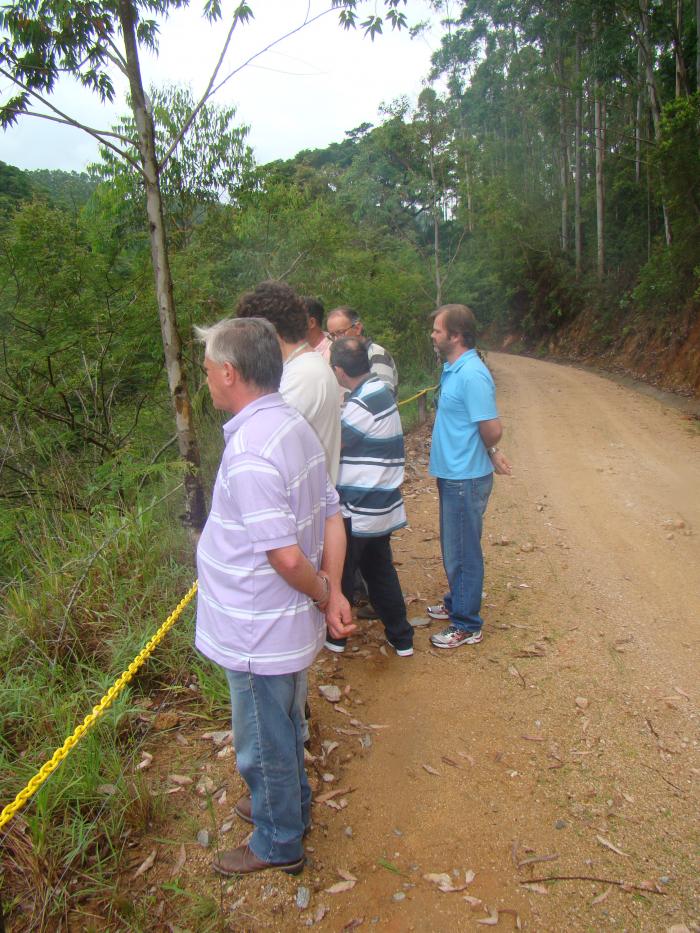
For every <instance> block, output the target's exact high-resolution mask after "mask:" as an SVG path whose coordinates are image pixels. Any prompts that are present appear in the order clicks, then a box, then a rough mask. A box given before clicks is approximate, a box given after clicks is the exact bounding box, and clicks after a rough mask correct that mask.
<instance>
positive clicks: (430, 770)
mask: <svg viewBox="0 0 700 933" xmlns="http://www.w3.org/2000/svg"><path fill="white" fill-rule="evenodd" d="M423 770H424V771H427V772H428V774H437V776H438V777H439V776H440V772H439V771H438V770H436V769H435V768H432V767H431V766H430V765H423Z"/></svg>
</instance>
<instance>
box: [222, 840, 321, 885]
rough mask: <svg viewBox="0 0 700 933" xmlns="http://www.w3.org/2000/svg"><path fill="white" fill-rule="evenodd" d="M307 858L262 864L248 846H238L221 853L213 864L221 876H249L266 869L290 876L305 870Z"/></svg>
mask: <svg viewBox="0 0 700 933" xmlns="http://www.w3.org/2000/svg"><path fill="white" fill-rule="evenodd" d="M305 861H306V858H305V856H303V855H302V857H301V858H300V859H297V861H296V862H284V863H282V864H278V863H275V862H262V861H261V860H260V859H259V858H258V857H257V856H256V855H255V854H254V853H253V852H252V851H251V850H250V849H249V848H248V846H247V845H242V846H238V848H237V849H228V850H227V851H225V852H220V853H219V855H218V857H217V858H216V859H215V860H214V861H213V862H212V868H213V869H214V871H216V872H218V873H219V874H220V875H226V876H227V877H231V876H232V875H249V874H251V872H254V871H264V870H265V869H266V868H277V869H279V870H280V871H283V872H286V873H287V874H288V875H298V874H299V872H300V871H302V869H303V868H304V862H305Z"/></svg>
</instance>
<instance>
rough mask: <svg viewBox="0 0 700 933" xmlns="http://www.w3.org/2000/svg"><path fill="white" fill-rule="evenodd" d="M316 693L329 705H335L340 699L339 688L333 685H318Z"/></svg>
mask: <svg viewBox="0 0 700 933" xmlns="http://www.w3.org/2000/svg"><path fill="white" fill-rule="evenodd" d="M318 692H319V693H320V694H321V696H322V697H323V698H324V699H325V700H328V702H329V703H337V702H338V700H339V699H340V697H341V693H340V687H337V686H336V685H335V684H319V686H318Z"/></svg>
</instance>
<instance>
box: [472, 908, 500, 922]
mask: <svg viewBox="0 0 700 933" xmlns="http://www.w3.org/2000/svg"><path fill="white" fill-rule="evenodd" d="M485 909H486V910H488V912H489V916H488V917H484V919H483V920H477V921H475V922H476V923H482V924H483V925H484V926H485V927H495V926H496V924H497V923H498V911H497V910H491V908H490V907H487V908H485Z"/></svg>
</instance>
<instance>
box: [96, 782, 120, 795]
mask: <svg viewBox="0 0 700 933" xmlns="http://www.w3.org/2000/svg"><path fill="white" fill-rule="evenodd" d="M97 792H98V793H99V794H104V795H105V796H106V797H112V796H113V795H114V794H116V792H117V785H116V784H100V786H99V787H98V788H97Z"/></svg>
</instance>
